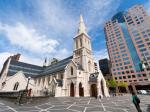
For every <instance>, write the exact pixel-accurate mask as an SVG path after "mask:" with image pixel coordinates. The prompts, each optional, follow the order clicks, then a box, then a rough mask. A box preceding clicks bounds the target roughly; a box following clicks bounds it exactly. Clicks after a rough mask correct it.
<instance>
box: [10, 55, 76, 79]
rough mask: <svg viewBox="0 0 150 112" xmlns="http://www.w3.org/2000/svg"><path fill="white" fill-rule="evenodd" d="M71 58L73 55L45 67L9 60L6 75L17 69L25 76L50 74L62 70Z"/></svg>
mask: <svg viewBox="0 0 150 112" xmlns="http://www.w3.org/2000/svg"><path fill="white" fill-rule="evenodd" d="M72 58H73V56H70V57H68V58H66V59H63V60H61V61H59V62H57V63H56V64H52V65H49V66H47V67H46V68H44V67H41V66H37V65H32V64H27V63H24V62H19V61H15V60H11V62H10V66H9V69H8V76H12V75H14V74H15V73H17V72H18V71H23V73H24V74H25V76H26V77H28V76H30V77H40V76H45V75H48V74H52V73H55V72H58V71H61V70H64V68H65V67H66V66H67V64H68V63H69V62H70V61H71V59H72Z"/></svg>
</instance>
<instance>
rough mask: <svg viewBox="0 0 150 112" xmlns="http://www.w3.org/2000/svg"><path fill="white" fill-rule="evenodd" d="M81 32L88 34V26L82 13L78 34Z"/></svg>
mask: <svg viewBox="0 0 150 112" xmlns="http://www.w3.org/2000/svg"><path fill="white" fill-rule="evenodd" d="M81 33H85V34H87V31H86V27H85V24H84V20H83V17H82V15H80V21H79V27H78V32H77V35H80V34H81Z"/></svg>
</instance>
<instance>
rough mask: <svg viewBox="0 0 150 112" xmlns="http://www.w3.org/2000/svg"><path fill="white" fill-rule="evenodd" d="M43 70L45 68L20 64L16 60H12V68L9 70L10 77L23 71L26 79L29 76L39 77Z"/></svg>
mask: <svg viewBox="0 0 150 112" xmlns="http://www.w3.org/2000/svg"><path fill="white" fill-rule="evenodd" d="M43 70H44V68H43V67H41V66H37V65H32V64H28V63H24V62H19V61H16V60H11V62H10V66H9V69H8V76H12V75H14V74H15V73H17V72H18V71H23V73H24V74H25V76H26V77H28V76H31V77H35V76H37V75H39V73H41V72H42V71H43Z"/></svg>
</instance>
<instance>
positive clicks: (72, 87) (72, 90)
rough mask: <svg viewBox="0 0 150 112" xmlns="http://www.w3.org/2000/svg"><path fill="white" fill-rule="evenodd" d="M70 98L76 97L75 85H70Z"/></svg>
mask: <svg viewBox="0 0 150 112" xmlns="http://www.w3.org/2000/svg"><path fill="white" fill-rule="evenodd" d="M70 96H71V97H74V84H73V83H71V84H70Z"/></svg>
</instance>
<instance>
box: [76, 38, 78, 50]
mask: <svg viewBox="0 0 150 112" xmlns="http://www.w3.org/2000/svg"><path fill="white" fill-rule="evenodd" d="M76 49H78V40H76Z"/></svg>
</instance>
